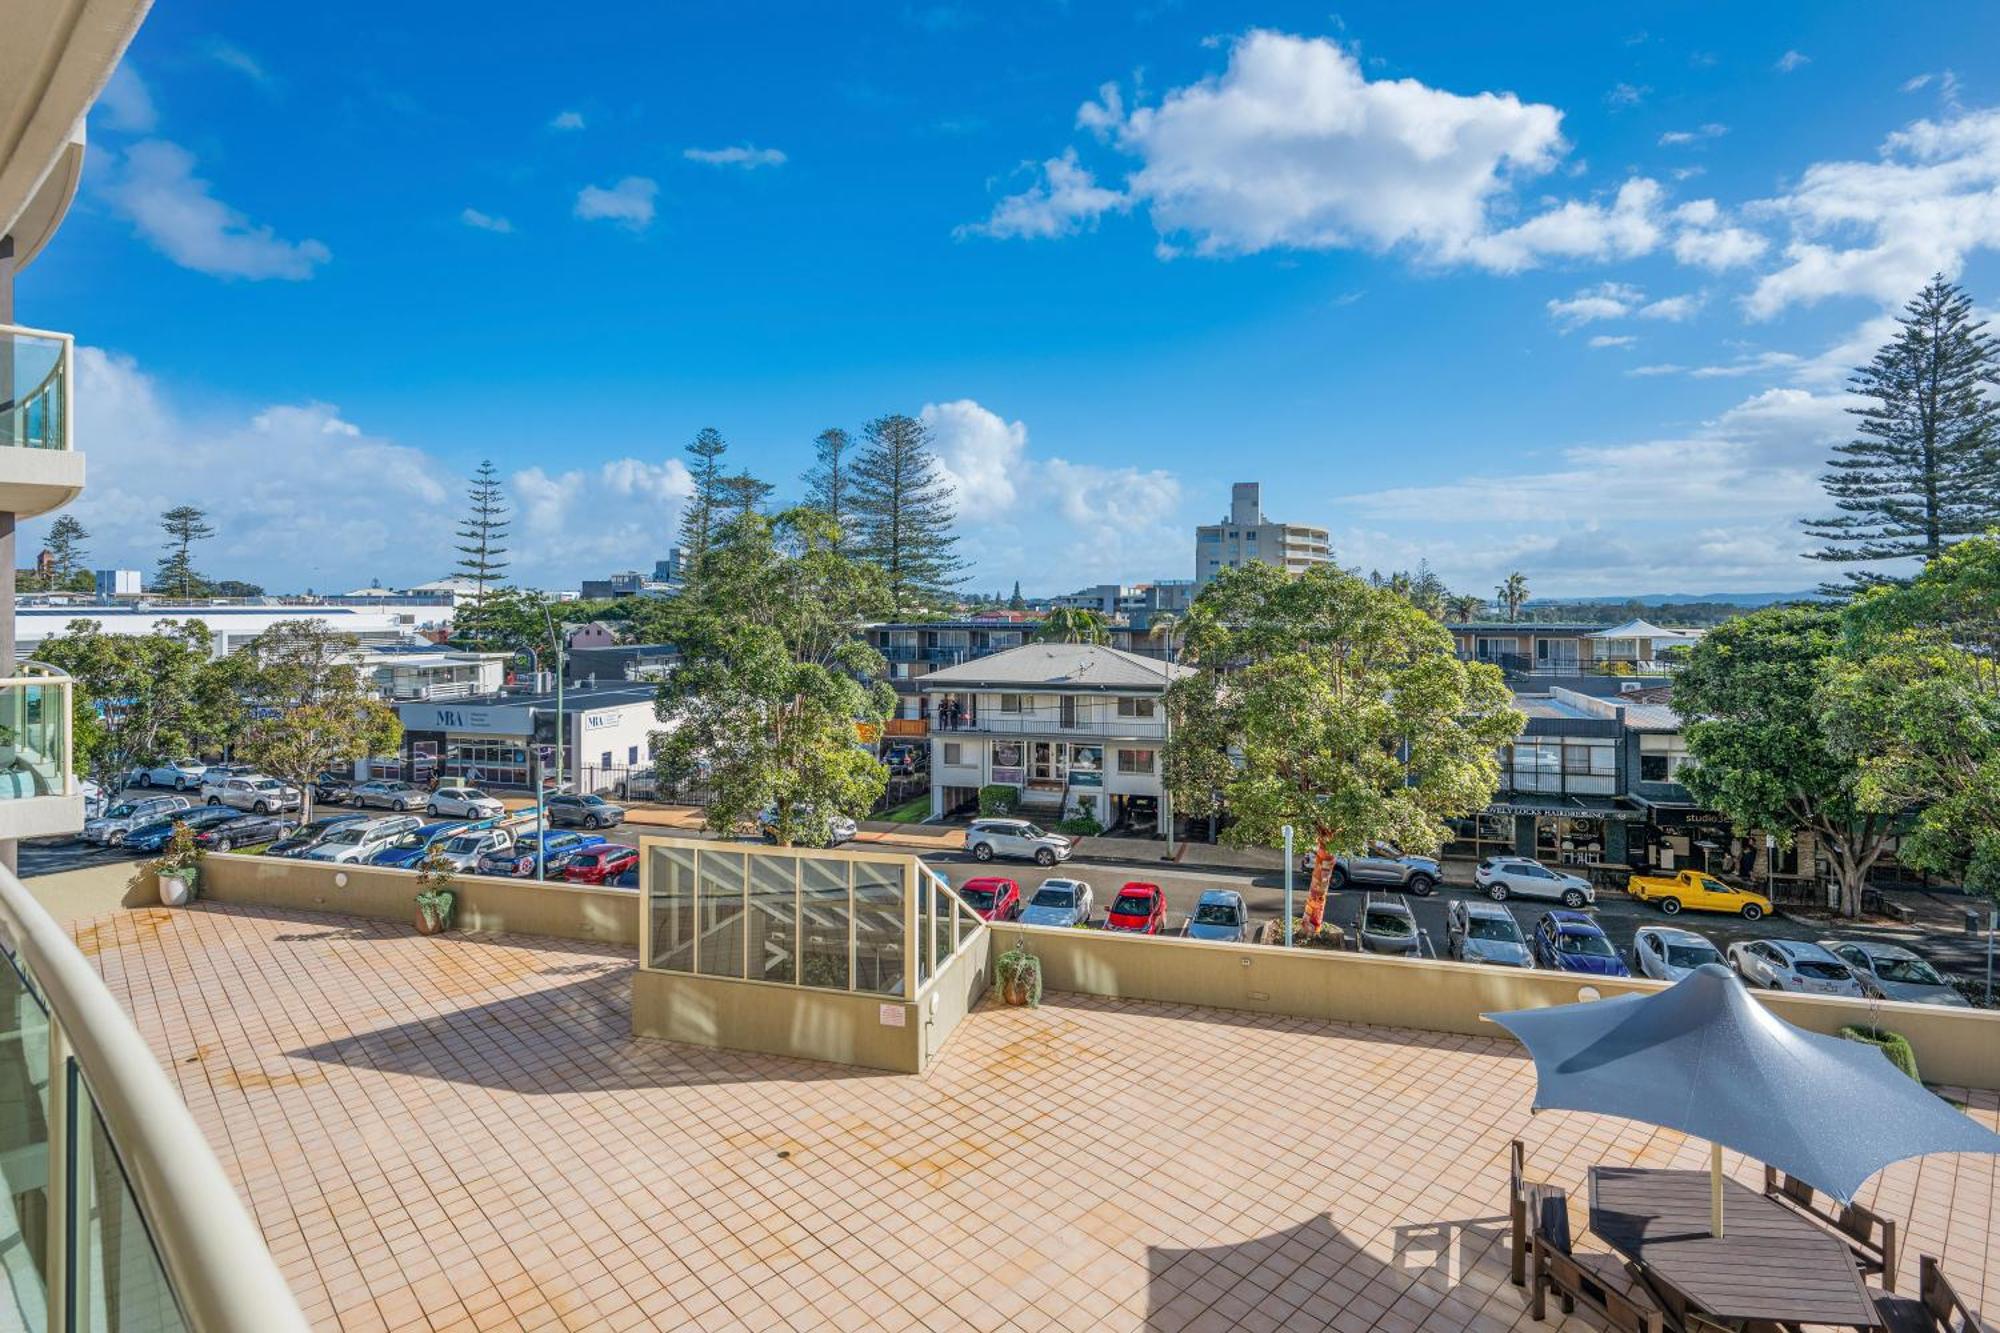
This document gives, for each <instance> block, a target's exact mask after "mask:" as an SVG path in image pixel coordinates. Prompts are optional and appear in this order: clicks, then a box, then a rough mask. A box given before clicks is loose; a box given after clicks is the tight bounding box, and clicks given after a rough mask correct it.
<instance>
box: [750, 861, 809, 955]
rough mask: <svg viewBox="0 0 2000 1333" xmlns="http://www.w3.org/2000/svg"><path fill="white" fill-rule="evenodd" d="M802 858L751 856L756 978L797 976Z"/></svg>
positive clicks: (751, 950) (751, 931) (753, 946)
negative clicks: (799, 889) (800, 859)
mask: <svg viewBox="0 0 2000 1333" xmlns="http://www.w3.org/2000/svg"><path fill="white" fill-rule="evenodd" d="M798 887H799V859H798V858H797V857H796V856H757V857H752V858H751V860H750V976H751V978H752V979H753V980H756V981H779V982H783V983H785V984H786V985H790V984H791V983H792V982H793V981H795V980H797V976H796V973H797V970H798V956H799V941H798Z"/></svg>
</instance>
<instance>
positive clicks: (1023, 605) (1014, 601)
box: [1007, 579, 1028, 611]
mask: <svg viewBox="0 0 2000 1333" xmlns="http://www.w3.org/2000/svg"><path fill="white" fill-rule="evenodd" d="M1007 609H1008V610H1009V611H1025V610H1027V609H1028V601H1027V599H1026V598H1025V597H1023V596H1021V580H1019V579H1015V580H1014V595H1013V596H1012V597H1009V598H1008V599H1007Z"/></svg>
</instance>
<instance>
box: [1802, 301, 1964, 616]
mask: <svg viewBox="0 0 2000 1333" xmlns="http://www.w3.org/2000/svg"><path fill="white" fill-rule="evenodd" d="M1896 322H1897V324H1898V325H1899V326H1900V327H1899V328H1898V330H1897V332H1896V336H1895V337H1894V338H1892V339H1891V340H1890V341H1889V342H1888V343H1886V344H1885V345H1884V346H1883V347H1882V348H1881V350H1879V351H1877V352H1876V353H1875V359H1874V360H1873V361H1872V362H1870V363H1869V364H1868V365H1866V366H1863V367H1862V368H1861V369H1859V370H1857V371H1855V372H1854V375H1853V377H1852V378H1851V379H1850V380H1849V381H1848V387H1849V388H1851V389H1852V390H1853V391H1854V392H1855V393H1856V394H1858V395H1860V396H1861V397H1863V398H1867V399H1871V400H1873V401H1871V402H1870V403H1869V404H1868V405H1867V406H1865V407H1857V408H1851V409H1849V410H1850V411H1852V412H1853V413H1854V414H1855V416H1857V417H1858V418H1859V419H1860V425H1859V426H1858V427H1856V432H1857V437H1856V438H1855V439H1854V440H1852V441H1850V442H1849V443H1847V444H1843V445H1840V446H1838V447H1837V448H1835V450H1834V457H1833V460H1832V463H1831V464H1830V467H1831V469H1832V470H1831V471H1829V472H1828V473H1827V474H1826V475H1825V476H1824V477H1822V478H1821V482H1822V484H1824V485H1825V487H1826V491H1827V494H1828V495H1829V496H1831V497H1832V498H1833V501H1834V507H1835V508H1836V509H1838V510H1839V511H1840V512H1839V513H1838V514H1835V515H1833V516H1831V517H1828V518H1821V519H1815V520H1813V521H1812V522H1811V523H1809V524H1807V529H1806V530H1807V531H1808V532H1809V533H1811V534H1812V535H1813V536H1814V537H1818V538H1820V539H1822V540H1824V541H1825V542H1826V543H1827V545H1825V546H1823V547H1821V548H1820V549H1819V550H1817V551H1811V552H1808V554H1809V555H1811V556H1812V557H1813V558H1814V559H1815V560H1827V561H1834V562H1839V563H1844V564H1856V563H1859V562H1863V561H1868V562H1875V561H1884V560H1904V559H1909V558H1912V557H1914V558H1916V559H1918V560H1935V559H1936V558H1937V557H1938V556H1939V555H1940V554H1942V553H1943V551H1944V549H1945V548H1946V547H1947V546H1948V545H1950V544H1951V543H1952V542H1955V541H1958V540H1960V539H1962V538H1965V537H1969V536H1973V535H1975V534H1977V533H1979V532H1981V531H1983V530H1984V529H1986V528H1987V527H1989V526H1992V525H1993V524H1995V523H2000V403H1996V402H1995V400H1994V397H1993V394H1992V393H1991V392H1990V390H1991V388H1992V386H1993V385H1995V384H1996V383H2000V343H1996V342H1995V341H1994V339H1993V337H1992V336H1991V335H1990V334H1988V333H1987V332H1986V331H1985V330H1986V325H1985V322H1984V321H1975V320H1974V319H1973V317H1972V298H1971V297H1969V296H1967V295H1966V294H1965V292H1964V291H1963V290H1961V289H1960V288H1959V287H1957V286H1955V285H1954V284H1952V283H1949V282H1946V281H1945V280H1944V276H1943V275H1942V274H1940V275H1938V276H1937V277H1935V278H1932V279H1931V281H1930V282H1929V283H1928V284H1927V285H1926V286H1925V287H1924V289H1923V290H1922V291H1921V292H1918V293H1917V295H1916V297H1915V298H1914V299H1913V300H1911V301H1910V303H1909V304H1908V305H1906V306H1905V307H1904V308H1903V313H1902V315H1900V316H1899V317H1898V318H1897V321H1896ZM1886 577H1887V576H1886V575H1884V574H1881V573H1879V572H1875V571H1861V572H1850V573H1849V574H1848V576H1847V580H1846V582H1845V583H1842V584H1835V585H1829V586H1828V587H1827V589H1826V591H1828V592H1831V593H1835V594H1842V593H1849V592H1852V591H1854V589H1855V587H1856V586H1857V585H1858V586H1862V587H1865V586H1867V585H1869V584H1872V583H1877V582H1880V581H1882V580H1883V579H1884V578H1886Z"/></svg>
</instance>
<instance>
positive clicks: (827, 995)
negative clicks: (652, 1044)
mask: <svg viewBox="0 0 2000 1333" xmlns="http://www.w3.org/2000/svg"><path fill="white" fill-rule="evenodd" d="M917 1010H918V1006H917V1005H915V1004H911V1003H909V1002H907V1001H904V1000H897V999H892V998H889V997H886V996H880V995H855V994H850V993H849V992H847V991H831V990H813V989H811V988H809V987H804V986H780V985H775V984H772V983H767V982H762V981H736V980H732V979H730V978H727V977H697V976H689V975H687V974H685V973H680V972H651V971H647V970H645V969H643V968H642V969H640V970H639V971H638V972H636V973H634V974H633V976H632V1034H633V1035H634V1036H637V1037H659V1038H662V1039H664V1040H666V1041H680V1042H687V1043H689V1044H691V1045H695V1046H714V1047H717V1048H719V1049H721V1050H727V1051H758V1052H761V1053H762V1054H765V1055H788V1056H795V1057H798V1058H800V1059H806V1060H826V1061H831V1062H832V1063H834V1064H845V1065H860V1066H861V1067H862V1068H864V1069H886V1070H891V1071H894V1072H896V1073H900V1074H915V1073H919V1072H921V1070H922V1069H923V1055H922V1042H923V1036H924V1034H923V1028H922V1025H921V1024H920V1023H919V1022H918V1015H917ZM885 1019H886V1020H887V1021H885Z"/></svg>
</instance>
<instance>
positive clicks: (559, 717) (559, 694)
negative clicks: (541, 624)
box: [542, 602, 564, 791]
mask: <svg viewBox="0 0 2000 1333" xmlns="http://www.w3.org/2000/svg"><path fill="white" fill-rule="evenodd" d="M542 619H543V620H544V621H546V622H547V623H548V627H549V644H550V646H552V647H553V648H554V649H555V655H556V790H557V791H561V790H562V781H563V675H564V672H563V643H562V639H561V637H560V636H558V635H557V634H556V617H555V613H554V612H553V611H551V610H549V604H548V603H547V602H543V603H542Z"/></svg>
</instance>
